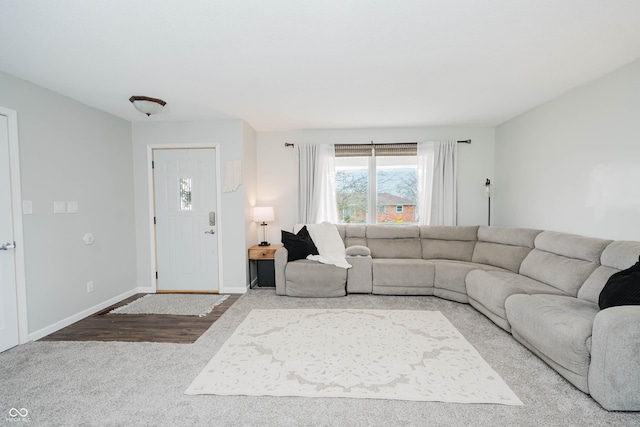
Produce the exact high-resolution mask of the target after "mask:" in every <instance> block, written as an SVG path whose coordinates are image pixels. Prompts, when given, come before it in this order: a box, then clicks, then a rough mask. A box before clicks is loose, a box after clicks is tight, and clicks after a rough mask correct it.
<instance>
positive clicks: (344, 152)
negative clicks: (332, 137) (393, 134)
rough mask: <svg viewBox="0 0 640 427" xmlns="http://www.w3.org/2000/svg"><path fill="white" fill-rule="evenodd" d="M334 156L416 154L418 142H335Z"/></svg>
mask: <svg viewBox="0 0 640 427" xmlns="http://www.w3.org/2000/svg"><path fill="white" fill-rule="evenodd" d="M335 152H336V157H371V156H373V155H375V156H417V155H418V144H417V143H415V142H406V143H398V144H336V145H335Z"/></svg>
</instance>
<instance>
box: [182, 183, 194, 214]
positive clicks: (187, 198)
mask: <svg viewBox="0 0 640 427" xmlns="http://www.w3.org/2000/svg"><path fill="white" fill-rule="evenodd" d="M179 185H180V210H181V211H190V210H192V209H193V206H192V204H191V178H180V180H179Z"/></svg>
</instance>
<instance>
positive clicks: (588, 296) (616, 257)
mask: <svg viewBox="0 0 640 427" xmlns="http://www.w3.org/2000/svg"><path fill="white" fill-rule="evenodd" d="M638 255H640V242H629V241H615V242H611V243H610V244H609V245H607V247H606V248H605V249H604V251H602V255H601V256H600V264H601V265H600V266H599V267H598V268H596V270H595V271H594V272H593V273H591V275H590V276H589V278H588V279H587V280H586V281H585V282H584V284H583V285H582V286H581V287H580V290H579V291H578V298H580V299H585V300H587V301H591V302H594V303H596V304H597V303H598V298H599V296H600V292H602V288H603V287H604V285H605V283H607V280H608V279H609V277H611V275H612V274H614V273H617V272H618V271H620V270H624V269H625V268H628V267H629V266H630V265H632V264H633V263H635V262H636V261H637V259H638Z"/></svg>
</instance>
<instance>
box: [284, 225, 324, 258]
mask: <svg viewBox="0 0 640 427" xmlns="http://www.w3.org/2000/svg"><path fill="white" fill-rule="evenodd" d="M282 243H283V244H284V247H285V248H286V249H287V251H288V252H289V254H288V257H287V261H295V260H297V259H304V258H306V257H307V255H318V248H316V245H315V244H314V243H313V240H312V239H311V236H310V235H309V231H308V230H307V226H306V225H305V226H304V227H302V228H301V229H300V231H298V233H297V234H293V233H289V232H288V231H284V230H282Z"/></svg>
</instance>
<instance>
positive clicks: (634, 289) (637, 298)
mask: <svg viewBox="0 0 640 427" xmlns="http://www.w3.org/2000/svg"><path fill="white" fill-rule="evenodd" d="M598 305H599V306H600V310H604V309H605V308H609V307H615V306H618V305H640V257H638V262H637V263H636V264H635V265H634V266H633V267H631V268H628V269H626V270H622V271H618V272H617V273H614V274H613V275H611V277H609V280H607V283H606V284H605V285H604V288H602V292H600V298H598Z"/></svg>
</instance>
